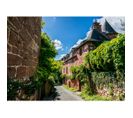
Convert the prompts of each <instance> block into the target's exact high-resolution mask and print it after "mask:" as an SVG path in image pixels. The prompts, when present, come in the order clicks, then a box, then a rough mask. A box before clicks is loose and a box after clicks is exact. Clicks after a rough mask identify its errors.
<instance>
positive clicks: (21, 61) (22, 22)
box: [7, 17, 41, 80]
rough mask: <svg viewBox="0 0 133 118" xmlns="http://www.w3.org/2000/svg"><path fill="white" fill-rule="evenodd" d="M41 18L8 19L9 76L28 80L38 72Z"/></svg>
mask: <svg viewBox="0 0 133 118" xmlns="http://www.w3.org/2000/svg"><path fill="white" fill-rule="evenodd" d="M40 34H41V17H8V18H7V69H8V70H7V75H8V78H11V79H12V78H15V79H19V80H20V79H27V78H29V77H30V76H32V75H33V74H34V72H35V70H36V66H37V64H38V56H39V45H40V41H41V37H40Z"/></svg>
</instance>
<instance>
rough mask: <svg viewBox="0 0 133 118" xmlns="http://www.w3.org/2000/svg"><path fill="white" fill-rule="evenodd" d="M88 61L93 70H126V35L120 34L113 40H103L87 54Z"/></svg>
mask: <svg viewBox="0 0 133 118" xmlns="http://www.w3.org/2000/svg"><path fill="white" fill-rule="evenodd" d="M86 63H88V64H89V67H90V69H91V70H93V71H116V70H120V71H122V70H124V67H125V35H118V37H117V38H115V39H112V40H111V41H106V42H103V43H102V44H101V45H100V46H99V47H97V48H96V49H95V50H94V51H91V52H89V53H88V54H87V56H86Z"/></svg>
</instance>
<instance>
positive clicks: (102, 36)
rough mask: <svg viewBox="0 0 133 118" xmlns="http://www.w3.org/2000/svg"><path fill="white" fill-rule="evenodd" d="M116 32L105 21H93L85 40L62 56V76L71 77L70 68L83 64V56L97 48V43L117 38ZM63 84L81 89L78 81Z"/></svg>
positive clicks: (67, 81)
mask: <svg viewBox="0 0 133 118" xmlns="http://www.w3.org/2000/svg"><path fill="white" fill-rule="evenodd" d="M117 34H118V32H116V31H115V30H114V29H113V27H112V26H111V25H110V23H109V22H108V21H107V20H106V19H105V22H104V24H102V25H101V24H100V23H99V22H97V21H95V22H93V24H92V27H91V30H90V32H89V35H88V37H87V39H86V40H84V41H82V42H81V43H80V44H79V45H78V46H77V47H75V48H73V49H72V50H71V51H70V53H69V54H67V55H66V56H64V57H63V58H62V59H61V60H62V61H63V62H64V64H63V68H62V74H65V75H71V74H72V73H71V67H72V66H79V65H81V64H82V63H83V60H84V56H85V54H86V53H88V52H89V51H91V50H94V49H95V48H96V47H97V43H102V42H103V41H109V40H111V39H113V38H115V37H116V36H117ZM64 83H65V84H67V85H68V86H69V87H74V88H76V89H78V90H80V89H81V86H80V82H79V80H71V79H69V78H68V79H65V81H64Z"/></svg>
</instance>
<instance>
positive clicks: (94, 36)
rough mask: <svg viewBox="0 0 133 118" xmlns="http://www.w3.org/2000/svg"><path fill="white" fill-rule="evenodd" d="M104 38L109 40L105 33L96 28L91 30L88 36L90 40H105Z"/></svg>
mask: <svg viewBox="0 0 133 118" xmlns="http://www.w3.org/2000/svg"><path fill="white" fill-rule="evenodd" d="M104 39H106V40H108V38H107V37H106V36H105V35H103V34H102V33H101V32H99V31H98V30H96V29H93V30H91V31H90V34H89V36H88V38H87V40H88V41H103V40H104Z"/></svg>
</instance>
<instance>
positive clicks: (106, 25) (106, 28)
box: [102, 19, 116, 33]
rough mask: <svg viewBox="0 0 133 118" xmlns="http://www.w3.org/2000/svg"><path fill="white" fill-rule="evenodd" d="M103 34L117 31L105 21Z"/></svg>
mask: <svg viewBox="0 0 133 118" xmlns="http://www.w3.org/2000/svg"><path fill="white" fill-rule="evenodd" d="M102 32H104V33H116V31H115V30H114V29H113V27H112V26H111V25H110V24H109V23H108V21H107V20H106V19H105V22H104V24H103V25H102Z"/></svg>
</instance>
